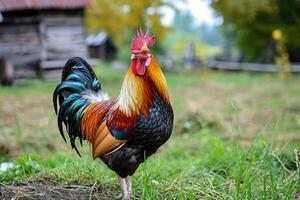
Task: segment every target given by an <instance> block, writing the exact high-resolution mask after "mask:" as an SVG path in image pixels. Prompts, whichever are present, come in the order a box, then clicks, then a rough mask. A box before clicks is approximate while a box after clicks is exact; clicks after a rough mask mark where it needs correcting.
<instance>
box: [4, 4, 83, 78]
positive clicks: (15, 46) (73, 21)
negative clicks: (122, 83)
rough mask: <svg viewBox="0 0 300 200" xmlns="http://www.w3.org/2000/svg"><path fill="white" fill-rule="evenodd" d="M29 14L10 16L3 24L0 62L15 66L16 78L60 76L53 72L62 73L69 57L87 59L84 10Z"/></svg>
mask: <svg viewBox="0 0 300 200" xmlns="http://www.w3.org/2000/svg"><path fill="white" fill-rule="evenodd" d="M27 15H28V16H27ZM29 15H30V13H25V14H24V13H23V12H21V13H18V12H17V13H16V14H15V13H9V14H8V15H7V16H5V17H4V19H5V21H4V23H1V24H0V59H1V58H5V59H8V60H10V61H11V62H12V63H13V65H14V69H15V77H16V78H22V77H30V76H37V75H42V77H45V78H47V74H51V77H53V76H54V77H55V76H57V77H59V75H58V73H54V71H55V70H56V71H57V72H59V73H61V68H62V67H63V66H64V64H65V62H66V60H67V59H68V58H70V57H73V56H81V57H86V56H87V48H86V45H85V30H84V23H83V10H82V9H79V10H48V11H35V12H34V14H32V15H31V16H29ZM50 71H51V72H50Z"/></svg>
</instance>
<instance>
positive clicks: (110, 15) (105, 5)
mask: <svg viewBox="0 0 300 200" xmlns="http://www.w3.org/2000/svg"><path fill="white" fill-rule="evenodd" d="M162 6H168V7H170V8H173V6H172V5H170V4H168V3H166V2H165V1H162V0H154V1H153V0H145V1H130V0H122V1H119V0H93V7H91V8H89V9H87V11H86V26H87V30H88V32H97V31H101V30H102V31H103V30H104V31H106V32H107V33H108V34H109V35H110V36H112V37H113V38H114V39H115V41H116V42H117V44H118V45H119V46H121V45H124V44H126V42H128V41H131V36H132V35H133V33H135V31H136V29H137V28H139V27H142V28H145V27H149V28H151V30H152V31H153V32H155V34H156V35H157V36H158V37H157V39H158V41H162V40H163V38H164V36H165V33H166V31H167V28H166V27H164V26H163V24H162V23H161V17H162V14H161V13H160V12H159V9H160V8H161V7H162ZM129 35H130V37H128V36H129ZM158 43H159V42H158Z"/></svg>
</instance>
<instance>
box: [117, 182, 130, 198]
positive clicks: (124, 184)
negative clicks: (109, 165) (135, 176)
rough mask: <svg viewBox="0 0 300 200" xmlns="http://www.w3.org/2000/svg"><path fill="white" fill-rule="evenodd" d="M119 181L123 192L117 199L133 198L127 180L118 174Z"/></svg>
mask: <svg viewBox="0 0 300 200" xmlns="http://www.w3.org/2000/svg"><path fill="white" fill-rule="evenodd" d="M118 179H119V183H120V186H121V190H122V194H121V195H120V196H118V197H117V199H122V200H131V195H130V192H129V190H128V187H127V182H126V179H125V178H122V177H120V176H118Z"/></svg>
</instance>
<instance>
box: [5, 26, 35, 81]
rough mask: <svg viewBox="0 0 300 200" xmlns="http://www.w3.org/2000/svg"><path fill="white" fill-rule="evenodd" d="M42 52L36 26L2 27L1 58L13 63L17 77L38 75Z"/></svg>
mask: <svg viewBox="0 0 300 200" xmlns="http://www.w3.org/2000/svg"><path fill="white" fill-rule="evenodd" d="M40 50H41V47H40V40H39V34H38V29H37V26H36V25H35V24H17V25H9V24H5V25H2V26H1V27H0V58H5V59H8V60H9V61H10V62H12V64H13V65H14V68H15V71H16V73H15V76H16V77H27V76H35V75H36V69H37V67H38V64H39V61H40Z"/></svg>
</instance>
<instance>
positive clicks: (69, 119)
mask: <svg viewBox="0 0 300 200" xmlns="http://www.w3.org/2000/svg"><path fill="white" fill-rule="evenodd" d="M95 98H98V99H101V98H102V99H104V98H105V97H104V95H103V93H102V92H101V85H100V82H99V81H98V80H97V77H96V75H95V73H94V71H93V69H92V68H91V67H90V65H89V64H88V63H87V62H86V61H85V60H84V59H82V58H80V57H74V58H71V59H69V60H68V61H67V63H66V64H65V66H64V68H63V72H62V77H61V83H59V84H58V85H57V87H56V88H55V91H54V93H53V106H54V110H55V112H56V114H57V122H58V128H59V132H60V134H61V136H62V138H63V139H64V141H65V142H66V138H65V135H64V128H63V124H64V125H65V128H66V131H67V133H68V135H69V138H70V143H71V146H72V148H75V150H76V152H77V153H78V154H79V152H78V149H77V147H76V145H75V140H76V138H77V137H78V138H79V139H80V143H81V144H82V139H84V138H83V137H82V134H81V131H80V118H81V116H82V114H83V112H84V110H85V109H86V108H87V106H88V105H90V104H91V103H92V102H93V101H94V100H95ZM57 101H58V104H59V109H58V105H57ZM79 155H80V154H79Z"/></svg>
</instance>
